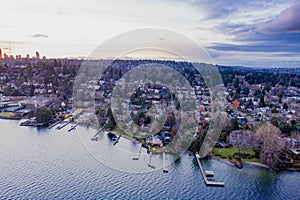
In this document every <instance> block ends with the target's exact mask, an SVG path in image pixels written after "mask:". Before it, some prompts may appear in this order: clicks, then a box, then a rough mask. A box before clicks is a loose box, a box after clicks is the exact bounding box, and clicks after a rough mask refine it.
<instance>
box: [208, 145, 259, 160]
mask: <svg viewBox="0 0 300 200" xmlns="http://www.w3.org/2000/svg"><path fill="white" fill-rule="evenodd" d="M212 152H213V154H214V155H216V154H219V155H221V156H222V157H226V160H229V159H228V156H232V155H233V154H234V153H236V152H238V148H237V147H232V148H213V151H212ZM241 152H243V151H242V149H241ZM245 153H249V154H251V155H254V151H253V150H252V149H247V150H246V151H245ZM242 161H243V162H260V160H259V159H257V158H251V159H242Z"/></svg>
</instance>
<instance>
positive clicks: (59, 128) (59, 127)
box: [56, 120, 71, 130]
mask: <svg viewBox="0 0 300 200" xmlns="http://www.w3.org/2000/svg"><path fill="white" fill-rule="evenodd" d="M70 123H71V120H70V121H68V122H65V124H63V125H61V126H58V127H56V129H57V130H61V129H63V128H64V127H65V126H67V125H68V124H70Z"/></svg>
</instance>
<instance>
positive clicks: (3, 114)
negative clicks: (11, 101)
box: [0, 112, 15, 117]
mask: <svg viewBox="0 0 300 200" xmlns="http://www.w3.org/2000/svg"><path fill="white" fill-rule="evenodd" d="M14 116H15V114H14V113H13V112H0V117H14Z"/></svg>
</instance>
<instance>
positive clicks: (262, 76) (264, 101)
mask: <svg viewBox="0 0 300 200" xmlns="http://www.w3.org/2000/svg"><path fill="white" fill-rule="evenodd" d="M83 62H84V60H83V59H47V58H45V57H43V58H40V56H39V54H36V56H35V57H32V58H30V57H29V56H27V57H24V58H22V57H21V56H17V57H7V56H6V57H3V58H0V118H3V119H27V121H26V123H25V125H31V126H43V125H50V124H53V123H55V122H57V121H61V120H65V119H71V118H74V119H75V120H78V123H81V124H84V125H87V126H93V123H95V122H94V121H91V120H89V119H90V118H89V115H95V114H96V116H97V123H99V124H100V125H101V126H102V125H103V126H105V129H107V130H114V131H122V130H120V129H122V127H118V125H117V123H116V120H115V119H114V117H113V115H112V113H111V110H110V109H109V107H110V105H111V97H112V92H113V89H114V88H115V86H116V85H118V84H120V83H122V76H123V75H124V74H126V73H127V72H129V71H130V70H131V69H133V68H135V67H137V66H139V65H142V64H150V63H151V64H153V63H154V64H160V65H166V66H168V67H171V68H172V69H175V70H176V71H178V72H179V73H180V74H182V75H183V76H184V78H185V79H186V80H188V82H189V83H190V85H191V87H192V88H193V90H194V94H195V96H196V98H197V105H196V107H195V108H196V109H195V110H193V111H192V112H189V114H188V115H187V116H185V118H184V120H187V121H188V120H189V121H193V120H194V121H195V122H196V123H197V124H198V125H199V127H198V130H197V131H196V132H195V133H193V140H194V142H193V143H192V145H191V147H190V149H191V150H194V151H195V150H197V149H198V150H199V146H201V142H203V138H204V137H205V134H206V131H207V129H208V127H209V124H210V119H211V116H210V112H211V109H212V108H211V98H210V90H209V88H208V87H207V86H206V83H205V81H204V79H203V77H202V76H201V74H200V73H199V72H198V71H197V70H196V69H195V68H194V67H193V64H192V63H188V62H175V61H158V60H116V61H114V62H113V64H112V65H111V66H109V67H108V68H107V69H106V71H105V72H104V74H103V75H101V76H99V79H98V80H96V81H95V80H93V79H91V80H90V81H89V82H88V84H82V85H81V86H79V88H82V89H79V90H78V91H75V92H76V95H77V96H78V97H80V98H81V102H80V104H81V105H80V106H79V107H80V109H87V111H86V112H85V113H84V117H77V116H75V114H74V113H76V112H77V111H78V107H76V106H78V105H73V102H74V99H73V98H74V93H73V92H74V91H73V86H74V84H75V81H76V75H77V72H78V70H79V68H80V66H81V64H82V63H83ZM99 62H100V63H101V62H106V61H99ZM208 67H209V65H208ZM217 68H218V69H219V71H220V73H221V75H222V79H223V82H224V94H225V98H226V99H225V100H224V101H225V103H226V105H225V108H224V110H223V112H224V114H225V119H224V122H223V124H224V125H223V130H222V133H221V135H220V138H219V141H218V142H217V144H216V145H215V148H214V149H213V151H212V154H211V156H214V157H216V158H218V159H225V160H228V161H230V162H232V163H234V164H237V163H238V164H239V163H243V162H247V161H248V162H258V163H260V162H261V163H264V164H266V165H268V166H270V167H272V168H273V169H294V170H299V169H300V156H299V154H300V69H298V68H291V69H288V68H282V69H281V68H270V69H263V68H261V69H260V68H245V67H234V68H233V67H225V66H217ZM132 84H135V85H137V86H139V87H138V89H137V90H136V91H135V92H134V94H133V95H132V96H131V97H130V98H129V99H125V100H124V102H120V104H122V105H123V104H124V106H125V107H126V106H127V107H126V108H127V110H126V112H124V115H122V116H123V119H122V120H123V121H124V123H125V124H126V123H127V125H128V126H130V124H129V123H135V124H136V125H138V127H139V129H138V130H136V132H135V133H133V132H126V131H123V134H126V135H127V136H129V137H135V138H137V139H140V138H144V139H143V142H144V143H145V144H146V145H148V146H149V147H151V148H154V149H155V148H156V147H158V149H159V147H164V146H166V147H167V146H168V144H170V143H172V140H175V138H176V134H177V131H178V130H179V123H180V120H178V119H177V118H178V116H179V115H178V113H177V112H176V110H177V111H178V110H180V106H182V105H180V103H179V99H180V98H179V97H177V96H176V95H175V94H174V93H173V92H172V91H171V90H169V88H167V87H165V86H164V85H160V84H157V83H155V84H150V83H149V84H147V85H141V82H140V81H139V80H135V81H134V82H133V83H132ZM85 88H88V89H89V90H90V91H94V94H93V95H91V96H89V95H90V94H91V93H90V91H89V90H86V89H85ZM124 91H125V90H124ZM180 92H181V94H182V96H186V97H188V96H189V94H188V93H187V92H186V91H184V90H181V91H180ZM80 98H79V99H80ZM90 98H94V99H93V101H94V102H93V104H92V105H91V104H90V102H89V101H88V100H87V99H90ZM77 103H78V99H77ZM90 108H93V109H90ZM107 108H108V109H107ZM76 109H77V110H76ZM150 109H154V110H155V111H156V115H157V116H156V117H157V118H158V117H159V116H161V115H166V122H165V124H164V126H163V128H162V129H161V130H156V133H157V134H155V135H151V136H147V135H146V134H144V135H143V132H145V133H146V132H147V131H148V130H149V129H151V127H149V126H148V124H150V122H151V119H150V118H149V116H147V113H148V112H149V110H150ZM154 117H155V116H154ZM181 120H182V119H181ZM130 121H131V122H130ZM23 125H24V124H23ZM267 133H270V134H267ZM266 141H268V144H269V145H267V144H266ZM271 144H273V145H271ZM270 145H271V146H270Z"/></svg>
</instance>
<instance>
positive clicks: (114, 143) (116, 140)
mask: <svg viewBox="0 0 300 200" xmlns="http://www.w3.org/2000/svg"><path fill="white" fill-rule="evenodd" d="M121 136H122V135H121V134H120V135H119V137H118V138H117V140H116V141H115V142H114V145H116V144H117V143H118V142H119V140H120V138H121Z"/></svg>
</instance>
